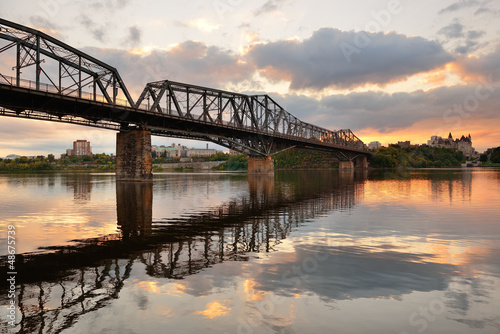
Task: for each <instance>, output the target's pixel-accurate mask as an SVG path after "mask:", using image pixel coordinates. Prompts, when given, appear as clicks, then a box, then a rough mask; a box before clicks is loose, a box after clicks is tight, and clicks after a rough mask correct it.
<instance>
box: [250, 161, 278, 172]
mask: <svg viewBox="0 0 500 334" xmlns="http://www.w3.org/2000/svg"><path fill="white" fill-rule="evenodd" d="M248 174H274V160H273V159H272V158H271V157H264V158H253V157H249V158H248Z"/></svg>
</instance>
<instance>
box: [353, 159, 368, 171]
mask: <svg viewBox="0 0 500 334" xmlns="http://www.w3.org/2000/svg"><path fill="white" fill-rule="evenodd" d="M354 166H355V167H356V168H363V169H367V168H368V158H367V157H366V156H359V157H357V158H356V161H355V163H354Z"/></svg>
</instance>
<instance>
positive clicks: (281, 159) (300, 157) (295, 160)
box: [212, 149, 338, 170]
mask: <svg viewBox="0 0 500 334" xmlns="http://www.w3.org/2000/svg"><path fill="white" fill-rule="evenodd" d="M221 157H223V159H222V158H221V159H220V160H226V162H225V163H223V164H222V165H220V166H218V167H215V168H214V169H216V170H238V169H244V170H245V169H247V168H248V156H247V155H245V154H238V155H229V154H224V155H223V156H221ZM273 160H274V168H275V169H313V168H324V169H326V168H337V167H338V160H337V159H336V158H335V157H334V156H333V155H332V154H330V153H323V152H316V151H308V150H301V149H290V150H287V151H283V152H281V153H278V154H276V155H274V156H273ZM212 161H218V160H212Z"/></svg>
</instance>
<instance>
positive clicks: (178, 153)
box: [151, 144, 217, 158]
mask: <svg viewBox="0 0 500 334" xmlns="http://www.w3.org/2000/svg"><path fill="white" fill-rule="evenodd" d="M151 148H152V150H153V151H154V152H155V153H156V156H157V157H164V158H193V157H209V156H212V155H214V154H216V153H217V150H215V149H209V148H208V144H207V148H206V149H204V148H187V147H186V146H181V144H178V145H175V144H172V145H171V146H164V145H161V146H156V145H153V146H152V147H151Z"/></svg>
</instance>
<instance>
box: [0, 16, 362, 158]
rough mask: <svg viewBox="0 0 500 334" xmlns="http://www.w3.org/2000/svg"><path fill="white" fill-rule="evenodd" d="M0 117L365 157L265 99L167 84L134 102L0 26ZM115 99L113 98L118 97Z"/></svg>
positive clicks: (241, 147) (102, 69) (102, 73)
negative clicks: (139, 129) (5, 66)
mask: <svg viewBox="0 0 500 334" xmlns="http://www.w3.org/2000/svg"><path fill="white" fill-rule="evenodd" d="M0 43H3V44H0V59H2V61H3V63H4V64H8V63H11V64H12V65H13V66H12V71H15V73H14V76H8V75H7V74H6V73H5V71H6V70H7V69H6V68H1V67H0V115H2V116H11V117H23V118H33V119H40V120H48V121H56V122H66V123H75V124H80V125H86V126H94V127H100V128H105V129H111V130H115V131H116V130H120V131H126V130H127V129H134V128H141V129H147V130H149V131H151V133H152V134H153V135H159V136H168V137H182V138H190V139H198V140H205V141H211V142H214V143H217V144H219V145H221V146H224V147H227V148H230V149H233V150H235V151H239V152H242V153H245V154H248V155H250V156H264V157H267V156H271V155H273V154H276V153H278V152H281V151H283V150H286V149H289V148H294V147H297V148H307V149H316V150H325V151H329V152H332V153H333V154H335V155H336V156H337V157H338V158H339V159H340V160H343V161H347V160H351V161H352V160H354V159H355V158H356V157H359V156H367V155H370V152H368V151H367V149H366V146H365V145H364V144H363V142H362V141H361V140H360V139H359V138H357V137H356V136H355V135H354V133H353V132H352V131H351V130H348V129H347V130H338V131H331V130H328V129H324V128H321V127H318V126H315V125H312V124H309V123H306V122H302V121H301V120H299V119H298V118H296V117H295V116H293V115H291V114H290V113H289V112H287V111H286V110H285V109H283V108H282V107H281V106H280V105H279V104H278V103H276V102H275V101H274V100H273V99H272V98H271V97H269V96H268V95H244V94H238V93H233V92H227V91H222V90H217V89H212V88H206V87H200V86H195V85H189V84H184V83H179V82H172V81H168V80H166V81H158V82H151V83H148V84H147V85H146V87H145V88H144V90H143V92H142V94H141V95H140V97H139V99H138V100H137V102H134V101H133V99H132V97H131V96H130V94H129V92H128V90H127V88H126V86H125V84H124V83H123V81H122V79H121V77H120V75H119V73H118V71H117V70H116V69H115V68H114V67H111V66H109V65H107V64H105V63H103V62H102V61H99V60H97V59H95V58H93V57H91V56H89V55H87V54H85V53H83V52H81V51H79V50H77V49H75V48H72V47H71V46H69V45H67V44H65V43H63V42H61V41H59V40H57V39H55V38H53V37H51V36H48V35H47V34H45V33H43V32H40V31H38V30H34V29H31V28H28V27H25V26H22V25H19V24H16V23H13V22H9V21H6V20H3V19H0ZM118 96H120V97H118Z"/></svg>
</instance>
